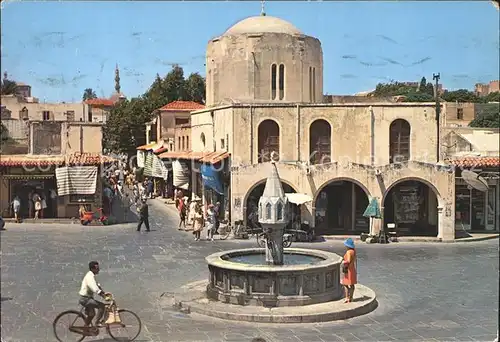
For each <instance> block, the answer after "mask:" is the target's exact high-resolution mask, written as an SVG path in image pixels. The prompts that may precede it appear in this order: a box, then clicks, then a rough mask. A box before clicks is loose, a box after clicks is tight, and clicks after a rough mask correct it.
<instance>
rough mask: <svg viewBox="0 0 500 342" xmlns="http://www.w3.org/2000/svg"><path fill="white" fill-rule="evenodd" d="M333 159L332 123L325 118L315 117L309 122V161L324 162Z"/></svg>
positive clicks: (314, 162)
mask: <svg viewBox="0 0 500 342" xmlns="http://www.w3.org/2000/svg"><path fill="white" fill-rule="evenodd" d="M314 132H317V133H314ZM313 133H314V134H313ZM331 160H332V124H331V123H330V122H329V121H328V120H326V119H323V118H318V119H315V120H313V121H311V123H310V124H309V161H310V162H311V163H312V164H324V163H330V162H331Z"/></svg>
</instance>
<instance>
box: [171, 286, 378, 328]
mask: <svg viewBox="0 0 500 342" xmlns="http://www.w3.org/2000/svg"><path fill="white" fill-rule="evenodd" d="M196 283H198V284H199V283H200V282H199V281H198V282H196ZM204 283H206V281H205V282H204ZM198 284H197V285H198ZM186 286H189V284H188V285H186ZM356 287H357V288H358V289H363V290H362V291H363V292H364V293H365V294H364V296H366V295H367V296H368V297H369V300H366V301H365V302H364V303H362V304H359V305H358V306H356V307H354V308H352V307H351V308H345V309H341V310H334V309H335V308H334V307H332V309H331V310H330V311H328V310H326V311H322V312H314V309H315V306H316V308H318V306H317V305H327V304H328V302H326V303H321V304H316V305H315V304H313V305H306V306H295V307H286V311H290V310H292V311H293V310H294V309H302V310H301V311H302V312H298V313H296V314H284V313H283V314H282V313H278V312H273V309H268V312H266V313H263V312H262V309H263V308H262V307H260V306H242V307H241V312H228V311H225V309H229V308H232V309H233V310H234V307H235V306H236V305H231V304H224V303H219V302H213V301H208V300H207V303H208V304H211V305H208V304H205V303H200V302H198V300H199V299H200V298H198V299H190V300H186V301H182V300H180V301H176V303H175V305H176V307H178V308H180V309H181V310H183V311H185V312H189V313H196V314H200V315H203V316H209V317H214V318H219V319H224V320H231V321H246V322H253V323H319V322H331V321H338V320H346V319H349V318H353V317H358V316H362V315H365V314H367V313H370V312H372V311H374V310H375V309H376V308H377V307H378V301H377V297H376V295H375V292H374V291H373V290H371V289H370V288H368V287H366V286H364V285H361V284H357V285H356ZM335 302H342V303H343V298H342V299H340V300H337V301H335ZM214 304H215V305H214ZM236 307H237V306H236ZM280 309H285V307H283V308H280ZM311 310H312V311H313V312H312V313H311ZM252 311H255V312H252ZM282 311H284V310H282Z"/></svg>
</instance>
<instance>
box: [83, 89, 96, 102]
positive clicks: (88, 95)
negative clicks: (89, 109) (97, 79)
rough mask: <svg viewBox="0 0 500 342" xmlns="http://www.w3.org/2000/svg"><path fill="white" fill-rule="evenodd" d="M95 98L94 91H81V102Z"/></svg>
mask: <svg viewBox="0 0 500 342" xmlns="http://www.w3.org/2000/svg"><path fill="white" fill-rule="evenodd" d="M96 98H97V95H96V93H95V91H94V90H92V88H87V89H85V90H84V91H83V96H82V100H83V101H87V100H90V99H96Z"/></svg>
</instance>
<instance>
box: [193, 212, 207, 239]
mask: <svg viewBox="0 0 500 342" xmlns="http://www.w3.org/2000/svg"><path fill="white" fill-rule="evenodd" d="M204 225H205V220H204V218H203V210H201V206H200V202H195V209H194V219H193V234H194V240H195V241H200V236H201V231H202V230H203V226H204Z"/></svg>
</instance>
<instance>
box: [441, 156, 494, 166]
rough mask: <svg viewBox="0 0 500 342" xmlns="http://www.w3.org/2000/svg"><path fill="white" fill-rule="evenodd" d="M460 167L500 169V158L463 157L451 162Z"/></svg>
mask: <svg viewBox="0 0 500 342" xmlns="http://www.w3.org/2000/svg"><path fill="white" fill-rule="evenodd" d="M450 163H451V164H452V165H454V166H458V167H465V168H470V167H500V157H462V158H456V159H453V160H450Z"/></svg>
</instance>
